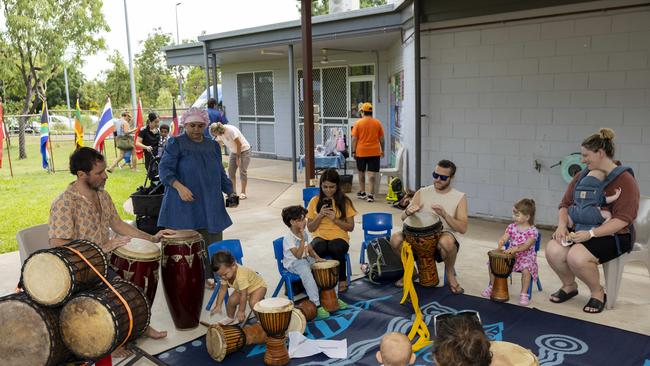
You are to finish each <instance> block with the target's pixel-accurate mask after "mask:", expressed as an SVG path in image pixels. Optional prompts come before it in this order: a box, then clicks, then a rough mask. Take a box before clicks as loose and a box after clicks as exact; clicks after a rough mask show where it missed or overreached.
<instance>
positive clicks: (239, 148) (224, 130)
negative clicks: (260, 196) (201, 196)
mask: <svg viewBox="0 0 650 366" xmlns="http://www.w3.org/2000/svg"><path fill="white" fill-rule="evenodd" d="M210 134H211V135H212V136H214V138H215V140H216V141H217V142H218V143H219V144H220V145H221V146H224V145H225V146H226V147H227V148H228V150H229V151H230V160H229V161H228V176H229V177H230V181H231V182H232V189H233V191H234V192H237V177H236V176H235V175H236V174H237V168H239V178H240V179H241V194H240V195H239V199H242V200H245V199H246V185H247V184H248V175H247V171H248V165H249V164H250V162H251V144H249V143H248V140H246V137H244V135H243V134H242V133H241V131H240V130H239V129H238V128H237V127H235V126H233V125H224V124H222V123H221V122H217V123H213V124H211V125H210Z"/></svg>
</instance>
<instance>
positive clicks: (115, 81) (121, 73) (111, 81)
mask: <svg viewBox="0 0 650 366" xmlns="http://www.w3.org/2000/svg"><path fill="white" fill-rule="evenodd" d="M108 61H109V62H110V63H111V68H110V69H109V70H108V71H104V74H105V75H106V80H105V82H104V96H103V98H102V100H101V101H100V103H99V105H100V106H103V105H104V99H105V98H106V95H110V96H111V103H112V105H113V109H114V110H115V109H119V108H126V109H128V110H130V109H131V82H130V80H131V79H130V76H129V69H128V67H126V64H125V63H124V59H123V58H122V56H121V55H120V53H119V51H114V52H113V54H112V55H110V56H109V57H108ZM133 72H134V73H135V76H136V80H137V78H138V73H137V70H134V71H133Z"/></svg>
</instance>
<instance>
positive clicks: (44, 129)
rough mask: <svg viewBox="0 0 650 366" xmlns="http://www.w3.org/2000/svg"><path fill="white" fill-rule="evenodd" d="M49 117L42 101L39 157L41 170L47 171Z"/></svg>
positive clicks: (45, 102) (44, 102)
mask: <svg viewBox="0 0 650 366" xmlns="http://www.w3.org/2000/svg"><path fill="white" fill-rule="evenodd" d="M49 122H50V115H49V114H48V113H47V101H45V100H44V101H43V113H42V114H41V157H42V160H43V169H49V167H50V164H49V163H48V160H49V156H48V151H47V148H48V144H49V141H50V123H49Z"/></svg>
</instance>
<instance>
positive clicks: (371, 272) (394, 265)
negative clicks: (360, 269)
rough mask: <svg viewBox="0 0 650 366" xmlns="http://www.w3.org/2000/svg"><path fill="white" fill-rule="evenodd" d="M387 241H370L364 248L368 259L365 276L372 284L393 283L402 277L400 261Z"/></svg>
mask: <svg viewBox="0 0 650 366" xmlns="http://www.w3.org/2000/svg"><path fill="white" fill-rule="evenodd" d="M389 240H390V238H389V237H381V238H376V239H372V240H370V241H369V242H368V245H367V247H366V254H367V257H368V269H367V271H366V275H367V276H368V280H369V281H370V282H372V283H375V284H379V283H380V281H395V280H398V279H400V278H402V276H404V267H403V266H402V259H401V258H400V257H399V256H398V255H396V254H395V252H393V249H392V248H391V247H390V241H389Z"/></svg>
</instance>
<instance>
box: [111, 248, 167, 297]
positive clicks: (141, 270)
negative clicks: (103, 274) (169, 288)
mask: <svg viewBox="0 0 650 366" xmlns="http://www.w3.org/2000/svg"><path fill="white" fill-rule="evenodd" d="M110 266H111V268H113V270H114V271H115V272H117V274H118V275H119V276H120V277H122V278H123V279H125V280H127V281H129V282H132V283H134V284H136V285H137V286H138V287H140V288H141V289H142V291H144V293H145V295H147V299H149V304H152V305H153V299H154V298H155V297H156V289H157V288H158V278H159V275H160V271H159V269H160V247H159V246H158V245H156V244H154V243H152V242H150V241H148V240H144V239H138V238H132V239H131V241H130V242H129V243H128V244H127V245H125V246H123V247H119V248H117V249H115V250H114V251H113V253H111V264H110Z"/></svg>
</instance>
